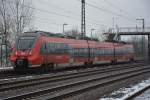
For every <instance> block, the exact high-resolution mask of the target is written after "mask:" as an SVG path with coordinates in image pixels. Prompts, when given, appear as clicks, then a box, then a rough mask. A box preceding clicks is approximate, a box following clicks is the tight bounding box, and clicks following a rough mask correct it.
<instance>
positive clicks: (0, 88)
mask: <svg viewBox="0 0 150 100" xmlns="http://www.w3.org/2000/svg"><path fill="white" fill-rule="evenodd" d="M147 72H150V67H149V66H148V65H146V64H143V63H138V64H131V65H124V66H116V67H110V68H99V69H94V70H89V71H88V70H87V71H81V72H73V73H67V74H60V75H52V76H50V75H46V76H41V77H36V78H35V77H34V78H29V79H24V80H13V81H12V80H10V81H5V82H0V97H1V98H0V99H11V100H12V99H27V98H30V99H37V98H38V99H54V100H56V99H60V98H62V97H65V96H68V95H72V94H75V93H80V92H83V91H86V90H90V89H92V88H96V87H98V86H102V85H106V84H109V83H111V82H115V81H119V80H123V79H126V78H129V77H133V76H136V75H139V74H143V73H147Z"/></svg>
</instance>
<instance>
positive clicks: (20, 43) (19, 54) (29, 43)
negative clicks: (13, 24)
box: [10, 36, 36, 70]
mask: <svg viewBox="0 0 150 100" xmlns="http://www.w3.org/2000/svg"><path fill="white" fill-rule="evenodd" d="M35 40H36V37H35V36H20V37H19V38H18V40H17V41H16V44H15V46H14V47H13V52H12V54H11V56H10V60H11V62H12V65H13V67H14V69H15V70H26V69H28V66H29V63H30V62H29V57H30V56H32V53H33V51H32V48H33V47H34V44H35Z"/></svg>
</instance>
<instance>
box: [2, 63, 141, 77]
mask: <svg viewBox="0 0 150 100" xmlns="http://www.w3.org/2000/svg"><path fill="white" fill-rule="evenodd" d="M142 62H143V60H137V61H136V63H142ZM126 64H130V63H129V62H120V63H117V64H116V65H126ZM110 65H111V64H110V63H103V64H96V65H93V66H92V67H95V66H100V67H108V66H110ZM83 68H84V66H76V67H67V68H63V69H58V70H55V71H53V72H50V73H58V72H65V71H72V70H82V69H83ZM89 68H90V67H89ZM46 73H49V72H46ZM39 74H45V72H40V71H39V70H30V71H28V72H15V71H14V70H13V69H12V68H11V69H7V70H0V80H1V79H7V78H19V77H25V76H34V75H39Z"/></svg>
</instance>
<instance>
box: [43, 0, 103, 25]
mask: <svg viewBox="0 0 150 100" xmlns="http://www.w3.org/2000/svg"><path fill="white" fill-rule="evenodd" d="M42 3H43V4H44V5H47V6H49V5H51V6H53V7H54V8H56V9H59V10H61V11H64V12H66V13H69V14H72V15H75V16H77V17H79V16H81V15H80V14H77V13H74V12H72V11H70V10H66V9H64V8H62V7H58V6H56V5H52V4H50V3H49V2H45V1H43V0H42ZM73 18H75V20H80V18H76V17H73ZM86 20H87V22H88V23H91V24H95V25H97V26H101V25H103V24H99V23H102V22H101V21H97V20H93V19H92V18H89V17H86ZM97 22H99V23H97ZM104 26H106V25H104Z"/></svg>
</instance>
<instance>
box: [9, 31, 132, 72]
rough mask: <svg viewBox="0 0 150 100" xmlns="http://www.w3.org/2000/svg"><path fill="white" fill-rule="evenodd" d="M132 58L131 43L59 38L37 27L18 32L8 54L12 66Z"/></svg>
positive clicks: (54, 65) (63, 64) (46, 65)
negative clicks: (22, 33) (19, 34)
mask: <svg viewBox="0 0 150 100" xmlns="http://www.w3.org/2000/svg"><path fill="white" fill-rule="evenodd" d="M50 35H51V36H50ZM133 59H134V48H133V45H131V44H126V43H117V42H98V41H92V40H77V39H69V38H61V37H56V36H55V35H54V36H52V34H50V33H47V32H40V31H39V32H28V33H25V34H24V35H22V36H20V37H19V38H18V40H17V41H16V43H15V46H14V48H13V52H12V54H11V56H10V60H11V62H12V64H13V66H14V69H15V70H25V69H28V68H35V67H36V68H37V67H39V68H43V69H49V68H51V69H53V68H58V67H64V66H65V67H66V66H75V65H83V64H94V63H102V62H106V61H107V62H117V61H127V60H133Z"/></svg>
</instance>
